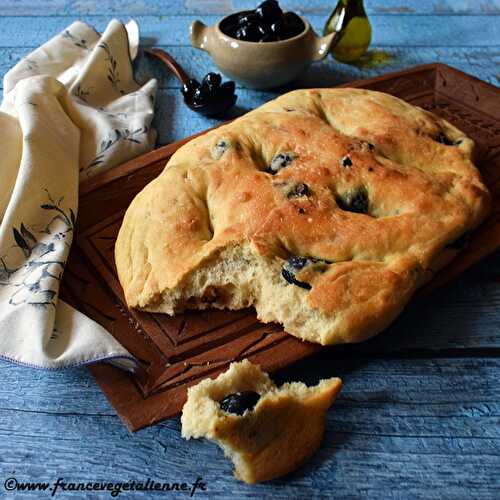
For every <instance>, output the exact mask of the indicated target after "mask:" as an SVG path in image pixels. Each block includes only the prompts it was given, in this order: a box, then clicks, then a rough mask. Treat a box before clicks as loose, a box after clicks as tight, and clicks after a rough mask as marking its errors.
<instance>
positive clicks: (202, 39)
mask: <svg viewBox="0 0 500 500" xmlns="http://www.w3.org/2000/svg"><path fill="white" fill-rule="evenodd" d="M211 35H212V27H210V28H209V27H208V26H206V25H205V24H203V23H202V22H201V21H198V20H196V21H193V22H192V24H191V27H190V28H189V36H190V37H191V45H192V46H193V47H196V48H197V49H201V50H205V51H206V52H210V49H211V43H210V42H211V39H212V36H211Z"/></svg>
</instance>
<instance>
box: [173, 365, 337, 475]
mask: <svg viewBox="0 0 500 500" xmlns="http://www.w3.org/2000/svg"><path fill="white" fill-rule="evenodd" d="M341 386H342V381H341V380H340V379H339V378H330V379H325V380H321V381H320V382H319V384H318V385H316V386H314V387H307V386H306V385H304V384H303V383H301V382H292V383H286V384H284V385H282V386H281V387H279V388H278V387H276V386H275V385H274V383H273V382H272V381H271V379H270V378H269V376H268V375H267V374H266V373H264V372H262V371H261V370H260V369H259V367H257V366H256V365H253V364H252V363H250V362H249V361H248V360H244V361H241V362H238V363H232V364H231V365H230V367H229V369H228V370H227V371H226V372H224V373H222V374H221V375H219V376H218V377H217V378H216V379H215V380H212V379H205V380H203V381H202V382H200V383H199V384H197V385H195V386H193V387H190V388H189V389H188V399H187V402H186V404H185V405H184V408H183V410H182V418H181V422H182V436H183V437H184V438H186V439H190V438H202V437H204V438H208V439H212V440H214V441H215V442H216V443H217V444H218V445H219V446H220V447H221V448H222V449H223V450H224V453H225V454H226V456H228V457H229V458H230V459H231V460H232V461H233V463H234V465H235V476H236V478H238V479H241V480H243V481H245V482H247V483H256V482H259V481H267V480H269V479H273V478H276V477H279V476H282V475H284V474H287V473H289V472H291V471H293V470H295V469H297V468H298V467H299V466H300V465H301V464H303V463H304V462H305V461H306V460H307V459H308V458H309V457H310V456H311V455H312V454H313V453H314V452H315V451H316V449H317V448H318V447H319V445H320V443H321V440H322V438H323V433H324V428H325V416H326V411H327V410H328V408H329V407H330V406H331V404H332V402H333V400H334V399H335V397H336V396H337V394H338V393H339V392H340V389H341Z"/></svg>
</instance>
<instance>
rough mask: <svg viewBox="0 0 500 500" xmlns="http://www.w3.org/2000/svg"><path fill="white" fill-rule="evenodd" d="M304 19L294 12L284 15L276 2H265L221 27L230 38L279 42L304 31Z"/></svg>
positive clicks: (230, 18) (269, 0)
mask: <svg viewBox="0 0 500 500" xmlns="http://www.w3.org/2000/svg"><path fill="white" fill-rule="evenodd" d="M304 28H305V26H304V23H303V21H302V19H301V18H300V17H299V16H298V15H297V14H295V13H293V12H287V13H284V12H283V11H282V10H281V7H280V6H279V4H278V2H277V1H276V0H265V2H262V3H261V4H260V5H259V6H258V7H257V8H256V9H255V10H249V11H245V12H240V13H238V14H235V15H234V16H230V17H229V18H228V19H227V20H226V22H225V23H224V24H223V25H222V26H221V30H222V31H223V32H224V33H225V34H226V35H228V36H230V37H232V38H236V39H238V40H243V41H245V42H277V41H279V40H287V39H288V38H292V37H294V36H297V35H299V34H300V33H302V32H303V31H304Z"/></svg>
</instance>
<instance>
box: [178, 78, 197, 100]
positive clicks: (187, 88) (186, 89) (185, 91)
mask: <svg viewBox="0 0 500 500" xmlns="http://www.w3.org/2000/svg"><path fill="white" fill-rule="evenodd" d="M199 86H200V83H199V82H198V80H195V79H194V78H191V79H190V80H188V81H187V82H186V83H185V84H184V85H183V86H182V95H183V96H184V97H185V98H187V99H190V98H191V97H192V96H193V94H194V91H195V90H196V89H197V88H198V87H199Z"/></svg>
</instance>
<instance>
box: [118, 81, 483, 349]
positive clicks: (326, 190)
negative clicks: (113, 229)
mask: <svg viewBox="0 0 500 500" xmlns="http://www.w3.org/2000/svg"><path fill="white" fill-rule="evenodd" d="M473 146H474V144H473V141H472V140H471V139H469V138H467V137H466V136H465V134H464V133H463V132H461V131H460V130H458V129H457V128H455V127H453V126H452V125H451V124H450V123H448V122H447V121H445V120H443V119H441V118H439V117H437V116H436V115H433V114H432V113H429V112H427V111H425V110H423V109H420V108H417V107H415V106H412V105H410V104H408V103H406V102H404V101H402V100H400V99H397V98H395V97H393V96H390V95H387V94H383V93H380V92H374V91H369V90H361V89H347V88H346V89H311V90H298V91H294V92H290V93H288V94H285V95H283V96H281V97H279V98H278V99H276V100H274V101H272V102H269V103H267V104H265V105H264V106H261V107H260V108H258V109H256V110H254V111H252V112H250V113H248V114H246V115H244V116H243V117H241V118H238V119H237V120H235V121H233V122H232V123H230V124H228V125H225V126H222V127H219V128H217V129H216V130H213V131H211V132H208V133H207V134H205V135H203V136H200V137H197V138H195V139H193V140H192V141H190V142H189V143H187V144H186V145H184V146H183V147H182V148H180V149H179V150H178V151H177V152H176V153H175V154H174V155H173V156H172V158H171V159H170V161H169V162H168V164H167V166H166V168H165V170H164V171H163V172H162V174H161V175H160V176H159V177H158V178H157V179H155V180H154V181H152V182H151V183H150V184H149V185H148V186H146V187H145V188H144V189H143V191H142V192H140V193H139V194H138V195H137V196H136V198H135V199H134V200H133V202H132V204H131V205H130V207H129V208H128V210H127V212H126V215H125V217H124V220H123V224H122V227H121V228H120V232H119V235H118V239H117V242H116V247H115V257H116V267H117V270H118V276H119V279H120V283H121V284H122V286H123V289H124V293H125V298H126V301H127V304H128V305H129V306H130V307H136V308H140V309H144V310H147V311H152V312H162V313H167V314H170V315H173V314H176V313H178V312H182V311H183V310H184V309H188V308H198V309H205V308H209V307H215V308H230V309H240V308H244V307H248V306H253V307H255V309H256V311H257V315H258V318H259V319H260V320H262V321H264V322H273V321H275V322H279V323H281V324H282V325H283V326H284V328H285V330H286V332H287V333H289V334H292V335H295V336H297V337H299V338H301V339H304V340H309V341H312V342H318V343H320V344H337V343H344V342H359V341H361V340H364V339H366V338H368V337H370V336H373V335H375V334H376V333H378V332H380V331H381V330H383V329H384V328H385V327H387V326H388V325H389V323H390V322H392V321H393V320H394V319H395V318H396V316H397V315H398V314H399V313H400V312H401V310H402V309H403V307H404V306H405V305H406V303H407V302H408V300H409V299H410V297H411V296H412V294H413V293H414V292H415V290H416V289H417V288H418V287H419V286H421V285H422V284H424V283H425V282H427V281H428V280H429V279H430V278H431V277H432V276H433V274H434V273H435V272H436V271H437V270H439V268H441V267H442V266H443V265H445V264H446V263H447V262H449V261H450V259H452V258H453V257H454V256H456V255H457V253H458V251H459V242H460V241H462V240H463V236H464V235H465V234H467V233H468V232H470V231H471V230H472V229H474V228H475V227H476V226H477V225H478V224H479V223H480V222H481V221H482V220H483V219H484V218H485V216H486V214H487V213H488V210H489V206H490V195H489V193H488V190H487V189H486V187H485V186H484V184H483V182H482V181H481V176H480V173H479V171H478V170H477V169H476V167H475V166H474V164H473V163H472V156H473Z"/></svg>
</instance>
